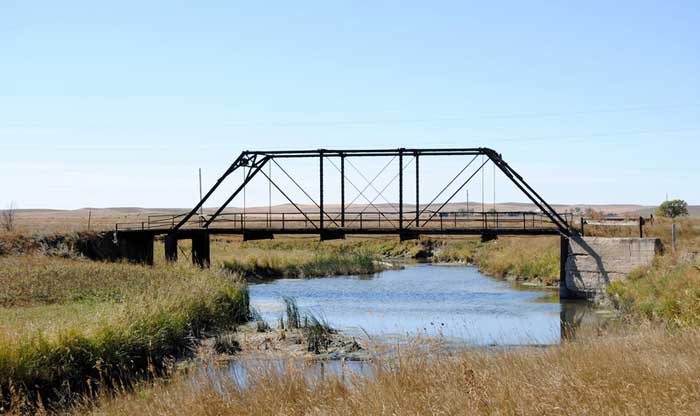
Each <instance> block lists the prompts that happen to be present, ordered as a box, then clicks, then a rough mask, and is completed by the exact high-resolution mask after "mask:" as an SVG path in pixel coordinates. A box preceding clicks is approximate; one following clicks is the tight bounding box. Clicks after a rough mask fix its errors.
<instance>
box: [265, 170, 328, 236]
mask: <svg viewBox="0 0 700 416" xmlns="http://www.w3.org/2000/svg"><path fill="white" fill-rule="evenodd" d="M272 163H274V164H275V165H277V167H278V168H280V170H281V171H282V172H283V173H284V174H285V175H286V176H287V178H289V180H290V181H292V183H294V185H296V186H297V188H299V190H300V191H301V192H303V193H304V195H306V197H307V198H309V200H310V201H311V202H312V203H313V204H314V205H315V206H316V208H318V209H319V210H320V209H321V206H320V205H319V204H318V203H316V200H315V199H313V198H312V197H311V195H309V193H308V192H306V190H305V189H304V188H303V187H302V186H301V185H299V183H298V182H297V181H296V180H294V178H293V177H292V175H290V174H289V173H288V172H287V171H286V170H285V169H284V168H283V167H282V166H281V165H280V164H279V163H277V161H276V160H275V159H272ZM265 176H267V175H265ZM285 198H286V197H285ZM287 200H289V198H287ZM289 202H291V203H292V204H293V205H295V206H296V204H294V202H292V201H291V200H290V201H289ZM323 213H324V214H325V216H326V217H327V218H328V219H329V220H331V221H332V222H333V224H335V226H336V227H337V226H338V223H337V222H335V220H334V219H333V218H331V216H330V215H329V214H328V213H327V212H325V211H324V212H323Z"/></svg>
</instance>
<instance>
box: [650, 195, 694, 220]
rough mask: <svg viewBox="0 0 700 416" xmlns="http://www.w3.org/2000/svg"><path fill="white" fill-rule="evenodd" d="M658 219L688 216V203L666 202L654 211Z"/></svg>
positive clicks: (678, 200) (677, 200)
mask: <svg viewBox="0 0 700 416" xmlns="http://www.w3.org/2000/svg"><path fill="white" fill-rule="evenodd" d="M656 215H657V216H659V217H667V218H676V217H685V216H687V215H688V203H687V202H685V201H684V200H682V199H673V200H671V201H666V202H664V203H663V204H661V205H660V206H659V207H658V208H657V209H656Z"/></svg>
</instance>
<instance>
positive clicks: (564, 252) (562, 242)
mask: <svg viewBox="0 0 700 416" xmlns="http://www.w3.org/2000/svg"><path fill="white" fill-rule="evenodd" d="M568 258H569V238H568V237H566V236H564V235H562V236H561V237H560V238H559V299H571V298H572V297H573V296H572V293H571V291H569V289H568V288H567V287H566V261H567V260H568Z"/></svg>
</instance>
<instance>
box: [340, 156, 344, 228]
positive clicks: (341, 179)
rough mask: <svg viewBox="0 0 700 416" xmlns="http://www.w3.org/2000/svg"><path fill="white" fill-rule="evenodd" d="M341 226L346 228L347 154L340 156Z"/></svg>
mask: <svg viewBox="0 0 700 416" xmlns="http://www.w3.org/2000/svg"><path fill="white" fill-rule="evenodd" d="M340 226H341V227H343V228H345V154H342V153H341V154H340Z"/></svg>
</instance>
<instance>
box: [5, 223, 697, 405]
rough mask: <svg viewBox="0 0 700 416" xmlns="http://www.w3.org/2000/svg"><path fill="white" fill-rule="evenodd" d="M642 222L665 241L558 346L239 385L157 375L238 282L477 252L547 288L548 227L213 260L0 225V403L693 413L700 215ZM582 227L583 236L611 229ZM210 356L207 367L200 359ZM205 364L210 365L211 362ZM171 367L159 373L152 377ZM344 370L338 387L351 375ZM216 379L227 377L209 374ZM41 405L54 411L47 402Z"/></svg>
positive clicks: (299, 243) (409, 359)
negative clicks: (91, 255) (150, 261)
mask: <svg viewBox="0 0 700 416" xmlns="http://www.w3.org/2000/svg"><path fill="white" fill-rule="evenodd" d="M676 223H677V224H678V245H677V249H676V250H675V251H674V250H672V249H670V221H668V220H664V219H658V220H656V221H655V223H654V224H648V225H646V226H645V233H648V234H649V235H656V236H659V237H660V238H662V239H663V240H664V243H665V245H666V248H667V249H666V253H665V254H664V255H663V256H660V257H659V258H657V260H656V261H655V263H654V264H653V265H652V266H650V267H647V268H643V269H639V270H637V271H635V272H634V273H632V274H631V275H630V276H629V278H628V279H627V280H626V281H624V282H618V283H615V284H613V285H611V286H610V288H609V295H610V296H609V300H610V302H611V305H612V307H614V308H615V310H616V311H617V313H618V315H619V317H620V318H621V319H618V320H616V321H615V324H614V325H610V326H608V327H606V328H599V329H597V330H595V331H592V332H591V333H590V334H585V335H581V334H579V335H577V337H576V339H575V340H570V341H566V342H563V343H562V344H561V345H559V346H554V347H547V348H536V347H524V348H514V349H508V350H498V349H486V350H462V351H452V352H445V351H444V350H440V351H437V350H436V351H432V352H431V351H427V352H426V350H425V348H412V347H411V346H410V345H409V346H407V347H405V348H404V349H402V351H401V353H400V354H398V355H397V356H395V357H391V358H377V359H375V360H374V361H373V363H372V364H371V366H372V376H371V377H364V376H357V375H351V374H350V373H348V374H345V375H338V374H335V375H334V374H329V375H326V376H325V377H323V378H313V377H312V378H310V377H308V373H306V372H304V371H303V369H299V368H298V367H294V366H290V367H289V368H287V369H285V370H284V371H283V372H282V373H281V374H277V373H274V374H272V373H270V372H269V371H268V370H266V369H264V368H251V369H249V371H250V373H251V374H252V378H251V379H250V380H251V382H250V383H249V384H248V386H246V387H245V388H241V387H240V386H238V385H235V384H234V383H232V382H230V381H226V380H223V381H221V380H217V382H216V383H213V382H212V381H211V380H210V379H208V378H202V376H201V375H198V373H197V372H196V371H194V372H192V371H185V372H181V371H176V372H174V373H172V372H170V371H168V368H170V365H171V364H172V363H173V362H174V360H177V359H181V358H186V357H188V356H190V355H192V354H193V352H194V350H195V349H196V347H197V345H198V342H199V341H198V340H199V339H202V338H204V337H211V336H215V335H216V334H218V333H221V331H225V330H229V329H232V328H234V327H235V326H236V325H238V324H241V323H243V322H244V321H246V320H247V319H248V317H249V312H248V298H247V290H246V287H245V283H244V278H256V277H257V278H271V277H291V278H310V277H316V276H332V275H336V274H363V273H372V272H376V271H379V270H382V268H384V267H389V266H387V264H388V263H387V261H388V260H392V259H403V260H407V259H418V260H424V261H434V262H460V263H465V264H473V265H475V266H476V267H478V268H479V269H480V270H481V271H482V272H483V273H485V274H487V275H490V276H492V277H495V278H499V279H508V280H512V281H516V282H528V283H533V284H537V285H556V284H557V283H558V278H559V273H558V272H559V270H558V268H559V258H558V255H559V253H558V250H559V239H558V237H508V238H499V239H498V240H495V241H490V242H486V243H482V242H480V241H479V240H478V239H472V238H464V239H460V238H441V237H437V238H430V239H422V240H414V241H405V242H399V241H398V239H395V238H371V239H347V240H337V241H326V242H318V241H313V240H311V239H303V238H302V239H292V238H282V239H276V240H268V241H249V242H243V241H241V240H238V239H233V238H221V237H216V238H213V239H212V261H213V265H212V268H211V269H210V270H201V269H198V268H195V267H193V266H192V265H190V264H189V263H190V261H191V260H190V259H189V258H187V253H188V246H187V242H186V241H183V242H182V244H181V248H182V251H181V253H182V255H181V257H180V261H179V262H177V263H174V264H169V263H166V262H165V261H164V259H163V258H164V255H163V247H162V242H161V241H156V246H155V258H156V264H155V265H154V266H152V267H148V266H140V265H131V264H126V263H105V262H95V261H90V260H87V259H85V258H83V257H81V256H80V253H79V250H76V248H77V245H76V243H75V241H76V239H80V238H83V237H82V236H84V234H76V233H70V234H60V233H59V234H49V235H45V234H41V233H23V232H17V233H14V234H3V235H0V311H1V313H0V389H1V390H0V393H1V394H2V400H1V403H0V406H1V407H3V408H5V409H6V410H8V411H10V412H18V413H29V412H35V411H42V409H43V410H47V411H50V412H58V413H65V412H70V413H76V414H82V413H94V414H103V415H118V414H222V413H225V414H292V415H294V414H386V413H390V414H406V413H410V414H440V413H442V414H455V413H457V414H548V413H553V412H560V411H569V412H571V413H580V414H586V413H604V414H630V413H646V414H650V413H652V414H693V410H694V408H695V406H697V405H698V404H699V397H700V386H699V384H698V381H697V377H695V376H694V375H696V374H697V373H698V370H700V359H698V358H697V354H696V351H697V349H698V347H699V345H698V344H699V343H700V332H698V331H699V324H700V294H699V293H698V289H697V288H698V287H700V285H699V284H698V283H700V264H699V258H698V256H696V255H695V252H696V251H697V248H698V247H699V246H700V245H699V243H700V238H699V237H700V221H698V220H696V219H689V218H686V219H681V220H677V221H676ZM613 231H614V230H612V229H610V228H603V227H600V229H596V228H593V227H589V228H587V234H588V235H613ZM203 365H205V364H203ZM206 365H209V364H206ZM161 376H167V377H161ZM348 380H350V381H351V382H350V383H348ZM220 383H223V384H220ZM52 409H53V410H52Z"/></svg>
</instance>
